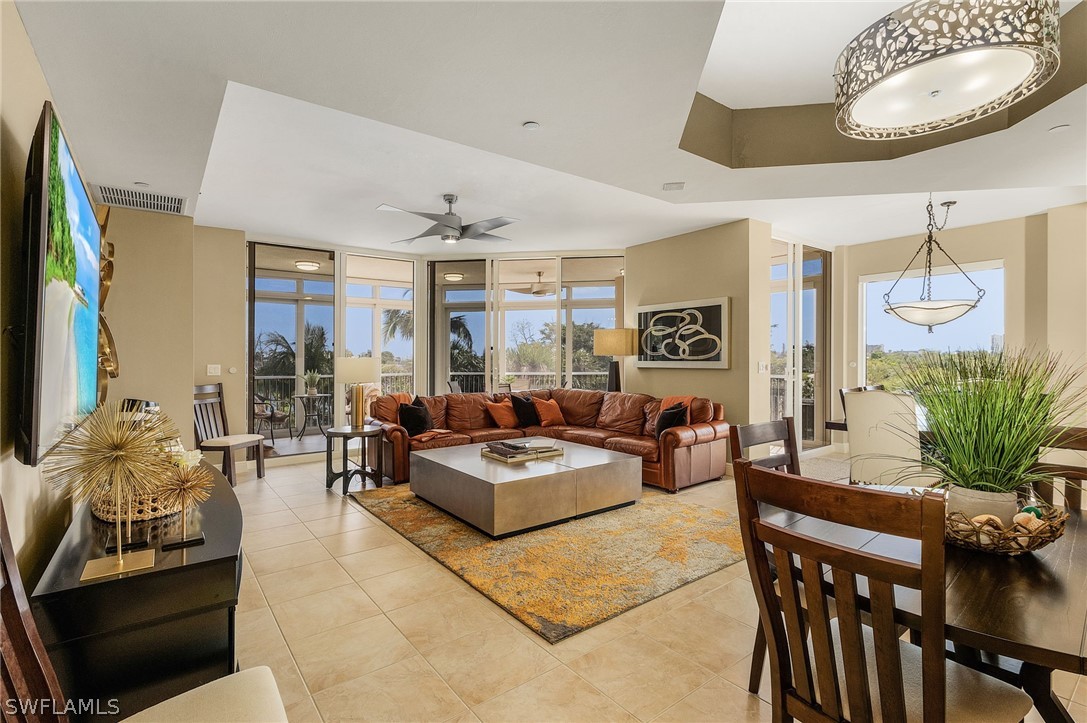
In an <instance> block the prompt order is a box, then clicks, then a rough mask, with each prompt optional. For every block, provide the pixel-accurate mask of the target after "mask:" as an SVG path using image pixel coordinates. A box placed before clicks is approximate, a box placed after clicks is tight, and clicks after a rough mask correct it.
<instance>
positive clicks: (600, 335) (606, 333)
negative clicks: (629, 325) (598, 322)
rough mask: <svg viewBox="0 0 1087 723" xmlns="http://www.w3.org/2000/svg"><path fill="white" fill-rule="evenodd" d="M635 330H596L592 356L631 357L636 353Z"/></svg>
mask: <svg viewBox="0 0 1087 723" xmlns="http://www.w3.org/2000/svg"><path fill="white" fill-rule="evenodd" d="M637 342H638V331H637V329H596V330H594V331H593V354H594V355H596V356H633V355H634V354H637V353H638V343H637Z"/></svg>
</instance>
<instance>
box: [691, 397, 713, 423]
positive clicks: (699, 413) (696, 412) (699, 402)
mask: <svg viewBox="0 0 1087 723" xmlns="http://www.w3.org/2000/svg"><path fill="white" fill-rule="evenodd" d="M711 419H713V402H711V401H710V400H708V399H706V398H705V397H695V400H694V401H693V402H691V412H690V419H689V420H688V422H687V423H688V424H703V423H705V422H708V421H710V420H711Z"/></svg>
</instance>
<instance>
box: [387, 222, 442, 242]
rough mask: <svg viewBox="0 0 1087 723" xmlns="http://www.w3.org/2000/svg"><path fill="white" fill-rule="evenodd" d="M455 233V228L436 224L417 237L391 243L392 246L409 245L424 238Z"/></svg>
mask: <svg viewBox="0 0 1087 723" xmlns="http://www.w3.org/2000/svg"><path fill="white" fill-rule="evenodd" d="M456 231H457V230H456V229H455V228H450V227H449V226H446V225H445V224H441V223H436V224H434V225H433V226H431V227H430V228H428V229H427V230H426V231H423V232H422V233H421V234H419V235H418V236H412V237H411V238H405V239H400V240H399V241H393V243H394V244H410V243H411V242H412V241H415V240H416V239H421V238H426V237H427V236H444V235H445V234H447V233H456Z"/></svg>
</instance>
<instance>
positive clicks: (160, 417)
mask: <svg viewBox="0 0 1087 723" xmlns="http://www.w3.org/2000/svg"><path fill="white" fill-rule="evenodd" d="M176 437H177V427H175V426H174V423H173V422H172V421H171V420H170V418H169V417H167V416H166V415H164V414H157V413H156V414H147V413H142V412H130V411H126V410H125V409H124V408H123V405H122V403H121V402H108V403H106V404H104V405H102V406H100V407H99V408H98V409H96V410H95V411H94V412H92V413H91V414H90V415H88V417H87V418H86V420H84V422H83V424H82V425H80V426H79V427H78V428H76V429H75V430H74V431H72V432H71V433H70V434H69V435H68V436H67V437H65V438H64V439H63V440H62V441H61V442H60V443H59V444H58V445H57V446H56V447H54V448H53V450H52V451H51V452H50V453H49V454H48V456H47V457H46V458H45V463H44V471H45V476H46V479H48V480H49V482H50V483H51V484H53V485H54V486H55V487H57V488H58V489H63V490H65V491H66V492H67V494H68V496H69V497H72V498H74V499H76V500H77V501H81V500H86V499H90V498H91V497H92V496H93V495H94V494H95V493H98V492H100V491H105V492H106V493H108V494H109V496H110V497H112V498H113V501H114V504H115V505H116V507H117V565H118V566H121V565H122V560H123V557H122V554H121V548H122V544H121V519H122V517H123V515H122V514H121V510H122V508H123V507H124V506H125V505H127V504H130V503H131V502H132V500H133V499H135V498H136V497H137V496H140V495H145V494H149V493H151V492H154V491H155V490H156V489H157V488H158V487H159V486H160V485H161V484H162V482H163V480H165V479H166V478H167V477H168V476H169V475H171V474H172V472H173V470H174V466H173V462H172V459H171V457H170V453H169V452H168V449H169V447H170V446H171V445H172V444H173V443H174V440H175V439H176Z"/></svg>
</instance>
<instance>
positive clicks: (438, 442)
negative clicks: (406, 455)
mask: <svg viewBox="0 0 1087 723" xmlns="http://www.w3.org/2000/svg"><path fill="white" fill-rule="evenodd" d="M471 443H472V438H471V437H469V436H468V435H467V434H459V433H457V432H453V433H452V434H439V435H438V436H437V437H432V438H431V439H428V440H426V441H425V442H421V441H419V440H417V439H409V440H408V446H409V447H410V448H411V451H412V452H421V451H422V450H424V449H441V448H442V447H459V446H460V445H462V444H471Z"/></svg>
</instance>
